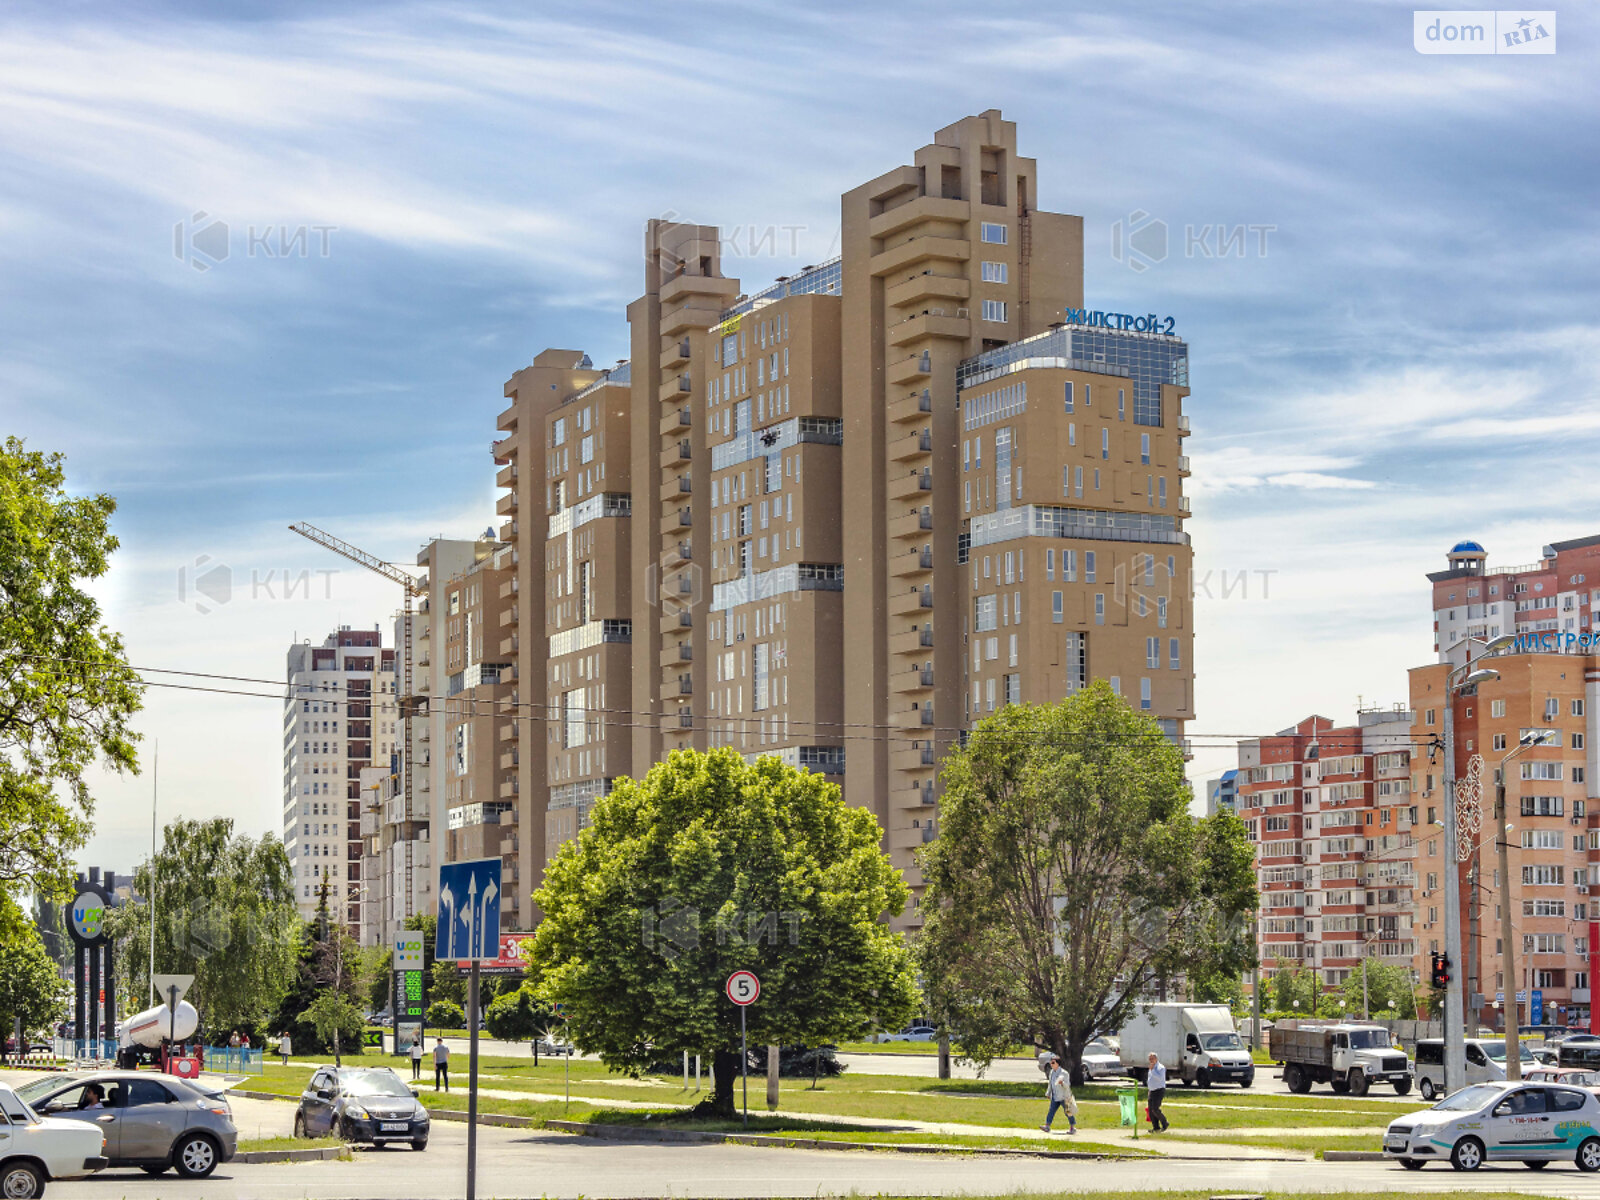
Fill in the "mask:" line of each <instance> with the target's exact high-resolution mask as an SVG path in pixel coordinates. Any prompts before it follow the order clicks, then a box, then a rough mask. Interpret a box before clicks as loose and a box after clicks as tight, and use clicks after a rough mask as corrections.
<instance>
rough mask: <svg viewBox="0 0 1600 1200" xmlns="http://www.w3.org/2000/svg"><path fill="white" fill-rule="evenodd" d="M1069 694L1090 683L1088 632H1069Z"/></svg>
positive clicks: (1067, 661)
mask: <svg viewBox="0 0 1600 1200" xmlns="http://www.w3.org/2000/svg"><path fill="white" fill-rule="evenodd" d="M1065 662H1066V667H1067V694H1068V695H1071V694H1072V693H1073V692H1075V691H1077V690H1078V689H1079V688H1084V687H1087V686H1088V685H1089V639H1088V636H1087V635H1086V634H1082V633H1069V634H1067V657H1066V659H1065Z"/></svg>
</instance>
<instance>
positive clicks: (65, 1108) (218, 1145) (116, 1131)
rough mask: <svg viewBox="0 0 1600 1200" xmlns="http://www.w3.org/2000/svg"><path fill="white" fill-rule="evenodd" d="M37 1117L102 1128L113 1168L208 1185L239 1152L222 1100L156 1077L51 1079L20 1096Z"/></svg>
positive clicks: (117, 1074) (100, 1074) (98, 1074)
mask: <svg viewBox="0 0 1600 1200" xmlns="http://www.w3.org/2000/svg"><path fill="white" fill-rule="evenodd" d="M17 1095H19V1096H21V1097H22V1098H23V1099H24V1100H26V1101H27V1102H28V1103H29V1104H30V1105H32V1106H33V1108H34V1110H35V1111H36V1112H39V1113H41V1114H43V1115H44V1116H47V1117H65V1118H67V1119H69V1120H77V1121H85V1122H90V1123H92V1124H95V1125H98V1126H99V1127H100V1128H101V1129H102V1130H103V1131H104V1133H105V1137H106V1157H107V1158H108V1159H110V1160H111V1165H112V1166H113V1167H142V1168H143V1169H144V1170H146V1171H148V1172H149V1173H150V1174H152V1175H159V1174H160V1173H161V1172H163V1171H166V1170H168V1169H169V1168H172V1169H176V1170H177V1172H178V1174H180V1175H183V1176H185V1177H187V1178H190V1179H203V1178H205V1177H206V1176H207V1175H209V1174H211V1172H213V1171H215V1170H216V1169H217V1164H218V1163H225V1162H227V1161H228V1160H229V1159H231V1158H232V1157H233V1156H234V1153H235V1152H236V1151H237V1150H238V1148H239V1131H238V1130H237V1129H235V1128H234V1125H233V1114H232V1112H231V1111H230V1110H229V1107H228V1102H227V1100H226V1099H224V1098H223V1097H222V1096H220V1095H217V1094H214V1093H212V1092H208V1091H207V1090H206V1089H204V1088H202V1087H198V1086H196V1085H195V1084H193V1083H190V1082H187V1081H185V1080H182V1079H174V1078H173V1077H172V1076H170V1075H157V1074H155V1073H154V1072H152V1071H138V1072H135V1071H95V1072H93V1073H89V1074H81V1075H80V1074H71V1075H46V1076H44V1077H42V1078H40V1079H35V1080H33V1081H32V1082H30V1083H25V1084H23V1085H22V1086H21V1087H19V1088H17Z"/></svg>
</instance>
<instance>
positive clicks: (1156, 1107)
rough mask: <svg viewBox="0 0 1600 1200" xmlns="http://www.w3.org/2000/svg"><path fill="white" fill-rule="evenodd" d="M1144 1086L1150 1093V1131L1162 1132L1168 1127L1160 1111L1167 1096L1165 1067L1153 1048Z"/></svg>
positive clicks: (1164, 1116)
mask: <svg viewBox="0 0 1600 1200" xmlns="http://www.w3.org/2000/svg"><path fill="white" fill-rule="evenodd" d="M1144 1086H1145V1088H1146V1090H1147V1091H1148V1092H1149V1094H1150V1132H1151V1133H1163V1132H1165V1131H1166V1130H1167V1128H1168V1125H1167V1118H1166V1115H1165V1114H1164V1113H1163V1112H1162V1111H1161V1102H1162V1101H1163V1100H1165V1099H1166V1098H1167V1069H1166V1067H1164V1066H1162V1065H1161V1060H1160V1059H1159V1058H1158V1057H1156V1052H1155V1051H1154V1050H1152V1051H1150V1065H1149V1066H1148V1067H1147V1068H1146V1069H1145V1076H1144Z"/></svg>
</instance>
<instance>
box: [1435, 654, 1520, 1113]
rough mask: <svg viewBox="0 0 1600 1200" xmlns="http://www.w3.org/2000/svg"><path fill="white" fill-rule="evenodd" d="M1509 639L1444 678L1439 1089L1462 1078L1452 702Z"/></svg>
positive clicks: (1483, 673) (1479, 678) (1480, 677)
mask: <svg viewBox="0 0 1600 1200" xmlns="http://www.w3.org/2000/svg"><path fill="white" fill-rule="evenodd" d="M1514 640H1515V639H1513V638H1510V637H1499V638H1496V639H1494V641H1492V642H1489V643H1488V644H1486V645H1485V646H1484V649H1483V653H1481V654H1479V655H1478V656H1477V657H1476V658H1468V659H1467V660H1466V661H1465V662H1464V663H1462V664H1461V665H1460V666H1459V667H1455V668H1454V669H1452V670H1450V671H1449V672H1447V673H1446V675H1445V679H1444V693H1445V694H1444V852H1445V871H1444V952H1445V957H1446V958H1447V959H1448V960H1449V962H1450V981H1449V983H1448V984H1446V985H1445V994H1444V1090H1445V1092H1446V1094H1448V1093H1449V1092H1450V1089H1451V1088H1452V1087H1461V1086H1463V1085H1464V1084H1465V1083H1466V1080H1467V1042H1466V1013H1465V1006H1464V1005H1463V1003H1462V995H1461V872H1460V865H1461V861H1460V853H1459V840H1458V838H1459V835H1458V831H1457V826H1458V824H1459V822H1458V821H1457V813H1456V736H1455V701H1456V696H1457V694H1458V693H1462V692H1465V691H1467V690H1468V689H1469V688H1475V687H1476V686H1477V685H1478V684H1479V683H1482V682H1483V681H1484V680H1488V679H1498V678H1499V672H1498V671H1492V670H1487V669H1484V670H1474V669H1473V667H1474V665H1475V664H1476V663H1478V662H1481V661H1482V660H1483V659H1485V658H1488V657H1490V656H1492V655H1494V654H1497V653H1499V651H1500V650H1502V649H1504V648H1505V647H1506V646H1509V645H1511V643H1512V642H1513V641H1514Z"/></svg>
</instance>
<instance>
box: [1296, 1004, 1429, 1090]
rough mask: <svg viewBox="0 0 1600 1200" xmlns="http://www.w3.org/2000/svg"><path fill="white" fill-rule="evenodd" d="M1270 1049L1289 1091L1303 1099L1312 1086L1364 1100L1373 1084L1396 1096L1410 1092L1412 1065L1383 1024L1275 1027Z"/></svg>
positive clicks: (1308, 1024) (1309, 1024) (1305, 1024)
mask: <svg viewBox="0 0 1600 1200" xmlns="http://www.w3.org/2000/svg"><path fill="white" fill-rule="evenodd" d="M1269 1047H1270V1053H1271V1055H1272V1061H1273V1062H1276V1063H1281V1064H1282V1065H1283V1082H1284V1083H1285V1084H1286V1085H1287V1086H1288V1088H1289V1090H1290V1091H1291V1092H1296V1093H1300V1094H1302V1095H1303V1094H1304V1093H1306V1092H1309V1091H1310V1090H1311V1085H1312V1084H1314V1083H1326V1084H1328V1085H1329V1086H1331V1087H1332V1088H1333V1090H1334V1091H1335V1092H1338V1093H1339V1094H1341V1095H1345V1094H1349V1095H1355V1096H1365V1095H1366V1094H1367V1090H1368V1089H1369V1088H1370V1087H1371V1086H1372V1085H1373V1084H1374V1083H1387V1084H1389V1085H1391V1086H1392V1087H1393V1088H1394V1092H1395V1095H1397V1096H1404V1095H1405V1094H1406V1093H1407V1092H1409V1091H1410V1090H1411V1083H1412V1079H1413V1078H1414V1076H1413V1073H1412V1069H1411V1063H1410V1062H1409V1061H1408V1060H1407V1059H1406V1054H1405V1051H1404V1050H1402V1049H1400V1048H1399V1047H1398V1046H1396V1045H1395V1044H1394V1042H1393V1040H1392V1039H1391V1038H1390V1036H1389V1031H1388V1030H1387V1029H1385V1028H1384V1027H1383V1026H1382V1025H1354V1024H1333V1023H1329V1024H1312V1023H1309V1022H1307V1023H1304V1024H1299V1023H1293V1022H1287V1021H1285V1022H1279V1023H1278V1024H1277V1025H1274V1026H1273V1027H1272V1034H1271V1038H1270V1041H1269Z"/></svg>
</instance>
